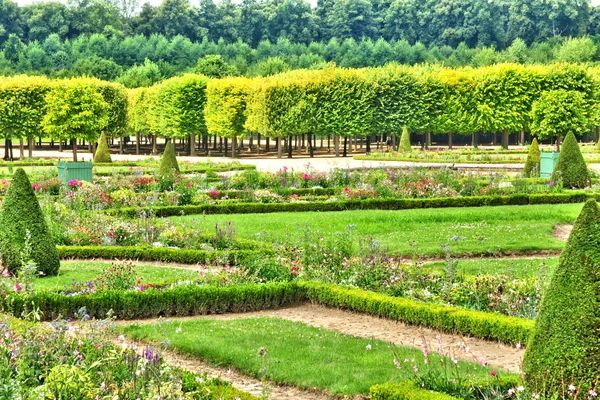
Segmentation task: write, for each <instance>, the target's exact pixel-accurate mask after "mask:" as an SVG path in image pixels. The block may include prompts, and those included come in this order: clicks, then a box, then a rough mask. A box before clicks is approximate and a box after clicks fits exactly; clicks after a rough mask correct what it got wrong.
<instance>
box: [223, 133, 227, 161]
mask: <svg viewBox="0 0 600 400" xmlns="http://www.w3.org/2000/svg"><path fill="white" fill-rule="evenodd" d="M223 143H225V153H223V157H227V138H223Z"/></svg>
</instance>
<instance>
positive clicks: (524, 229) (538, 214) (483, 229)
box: [171, 204, 583, 256]
mask: <svg viewBox="0 0 600 400" xmlns="http://www.w3.org/2000/svg"><path fill="white" fill-rule="evenodd" d="M582 206H583V205H582V204H556V205H528V206H494V207H473V208H442V209H414V210H398V211H388V210H369V211H364V210H363V211H361V210H352V211H341V212H303V213H291V212H284V213H275V214H228V215H205V216H203V217H202V219H201V220H202V223H203V224H207V226H214V224H215V223H219V224H221V223H223V222H233V226H234V227H235V229H236V233H237V234H238V235H240V236H241V237H244V238H250V239H255V238H256V237H257V234H261V233H265V234H266V237H267V238H268V240H271V241H279V242H292V243H295V244H298V243H299V240H301V239H300V238H301V237H302V230H303V228H304V227H305V226H307V225H308V226H309V227H310V228H311V229H312V230H321V231H322V232H323V233H324V234H328V233H329V234H331V233H334V232H341V231H344V230H346V227H347V226H349V225H354V226H355V230H354V234H355V235H358V236H367V235H370V236H372V237H373V238H374V239H375V240H378V241H380V242H381V245H382V246H383V247H384V248H387V249H389V252H390V253H391V254H396V255H406V256H412V255H417V256H423V255H440V254H442V248H441V247H440V244H445V243H450V245H451V248H452V252H453V253H456V254H465V253H475V254H480V253H494V252H498V251H539V250H561V249H562V248H563V246H564V243H563V242H562V241H560V240H558V239H556V238H554V237H553V236H552V228H553V227H554V225H555V224H565V223H572V222H573V221H574V220H575V218H576V217H577V215H578V213H579V211H580V210H581V207H582ZM171 219H172V221H173V222H174V223H176V224H181V223H184V222H186V221H189V220H194V219H195V220H198V219H199V218H198V217H197V216H183V217H172V218H171ZM452 238H455V239H457V240H451V239H452ZM411 242H412V243H413V245H411V244H410V243H411Z"/></svg>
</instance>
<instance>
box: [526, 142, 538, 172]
mask: <svg viewBox="0 0 600 400" xmlns="http://www.w3.org/2000/svg"><path fill="white" fill-rule="evenodd" d="M523 176H524V177H525V178H538V177H539V176H540V146H538V141H537V139H536V138H533V140H532V141H531V146H529V153H528V154H527V161H526V162H525V168H524V169H523Z"/></svg>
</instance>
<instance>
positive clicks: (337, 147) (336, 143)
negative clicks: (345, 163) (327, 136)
mask: <svg viewBox="0 0 600 400" xmlns="http://www.w3.org/2000/svg"><path fill="white" fill-rule="evenodd" d="M333 149H334V151H335V156H336V157H339V156H340V137H339V136H338V135H334V136H333Z"/></svg>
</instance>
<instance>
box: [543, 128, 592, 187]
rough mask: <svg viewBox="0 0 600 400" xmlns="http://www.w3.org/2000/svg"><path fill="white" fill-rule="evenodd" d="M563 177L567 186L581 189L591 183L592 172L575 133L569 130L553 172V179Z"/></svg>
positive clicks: (564, 184) (563, 181)
mask: <svg viewBox="0 0 600 400" xmlns="http://www.w3.org/2000/svg"><path fill="white" fill-rule="evenodd" d="M554 179H562V183H563V186H564V187H566V188H577V189H581V188H584V187H586V186H588V185H589V184H590V174H589V172H588V169H587V165H586V164H585V160H584V159H583V156H582V155H581V150H579V144H578V143H577V139H575V135H573V133H571V132H569V133H568V134H567V136H566V137H565V141H564V143H563V145H562V148H561V150H560V155H559V156H558V161H557V162H556V166H555V167H554V172H552V180H554Z"/></svg>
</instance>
